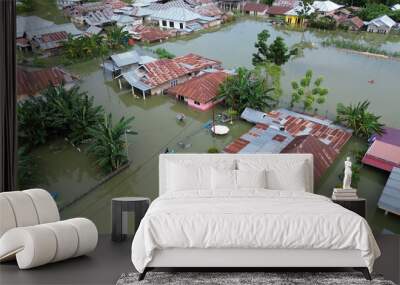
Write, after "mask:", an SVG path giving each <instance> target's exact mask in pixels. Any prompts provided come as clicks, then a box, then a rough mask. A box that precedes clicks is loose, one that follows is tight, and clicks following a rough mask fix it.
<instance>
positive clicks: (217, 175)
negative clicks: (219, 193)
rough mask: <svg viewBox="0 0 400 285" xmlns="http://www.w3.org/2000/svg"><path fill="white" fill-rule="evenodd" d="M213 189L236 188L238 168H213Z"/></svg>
mask: <svg viewBox="0 0 400 285" xmlns="http://www.w3.org/2000/svg"><path fill="white" fill-rule="evenodd" d="M211 177H212V178H211V181H212V189H213V190H236V188H237V186H236V184H237V183H236V170H233V169H218V168H214V167H213V168H211Z"/></svg>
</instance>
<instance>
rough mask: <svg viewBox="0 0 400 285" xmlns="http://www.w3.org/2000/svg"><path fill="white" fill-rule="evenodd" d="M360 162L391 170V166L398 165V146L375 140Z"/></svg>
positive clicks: (399, 150)
mask: <svg viewBox="0 0 400 285" xmlns="http://www.w3.org/2000/svg"><path fill="white" fill-rule="evenodd" d="M362 162H363V163H365V164H368V165H371V166H374V167H376V168H380V169H383V170H386V171H391V170H392V169H393V167H396V166H397V167H400V146H397V145H393V144H389V143H386V142H383V141H379V140H376V141H374V142H373V143H372V144H371V146H370V147H369V149H368V151H367V152H366V153H365V155H364V157H363V159H362Z"/></svg>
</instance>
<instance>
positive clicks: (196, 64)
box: [173, 53, 221, 71]
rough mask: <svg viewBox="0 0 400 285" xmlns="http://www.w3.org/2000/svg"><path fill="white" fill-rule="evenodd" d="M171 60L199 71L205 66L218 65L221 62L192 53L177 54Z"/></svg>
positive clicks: (205, 67) (212, 66)
mask: <svg viewBox="0 0 400 285" xmlns="http://www.w3.org/2000/svg"><path fill="white" fill-rule="evenodd" d="M173 60H174V61H175V62H177V63H179V64H180V65H182V66H185V67H186V68H188V69H189V70H191V71H200V70H203V69H207V68H215V67H219V66H220V65H221V62H220V61H218V60H213V59H208V58H206V57H203V56H201V55H198V54H194V53H189V54H187V55H183V56H178V57H176V58H174V59H173Z"/></svg>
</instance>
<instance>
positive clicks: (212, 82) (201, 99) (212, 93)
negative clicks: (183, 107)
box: [168, 71, 228, 111]
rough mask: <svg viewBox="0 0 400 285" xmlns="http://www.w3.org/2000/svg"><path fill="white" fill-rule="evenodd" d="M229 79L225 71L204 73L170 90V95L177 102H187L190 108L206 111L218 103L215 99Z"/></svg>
mask: <svg viewBox="0 0 400 285" xmlns="http://www.w3.org/2000/svg"><path fill="white" fill-rule="evenodd" d="M227 77H228V74H227V73H225V72H223V71H218V72H212V73H204V74H202V75H200V76H198V77H194V78H192V79H190V80H188V81H186V82H184V83H181V84H178V85H176V86H174V87H171V88H169V89H168V94H171V95H173V96H175V97H176V99H177V100H180V101H185V102H186V103H187V104H188V105H189V106H190V107H193V108H196V109H199V110H201V111H206V110H208V109H210V108H211V107H212V106H213V105H214V104H216V103H217V102H213V99H214V98H215V97H216V96H217V95H218V89H219V86H220V85H221V83H222V82H223V81H224V80H225V79H226V78H227Z"/></svg>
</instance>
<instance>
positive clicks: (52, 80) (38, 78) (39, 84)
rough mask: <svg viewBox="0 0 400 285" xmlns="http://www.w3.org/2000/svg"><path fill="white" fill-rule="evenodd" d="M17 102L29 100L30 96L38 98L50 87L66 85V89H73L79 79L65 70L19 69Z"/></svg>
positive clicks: (56, 68) (54, 68) (53, 68)
mask: <svg viewBox="0 0 400 285" xmlns="http://www.w3.org/2000/svg"><path fill="white" fill-rule="evenodd" d="M16 81H17V100H18V101H20V100H24V99H28V98H29V97H30V96H37V95H39V94H40V92H41V91H43V90H44V89H46V88H47V87H49V85H53V86H59V85H61V84H63V85H64V87H65V88H66V89H70V88H72V87H73V86H74V85H75V84H76V82H77V81H78V77H76V76H74V75H72V74H70V73H68V72H66V71H65V70H63V69H61V68H58V67H52V68H46V69H41V70H34V71H30V70H26V69H23V68H20V67H17V78H16Z"/></svg>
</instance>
